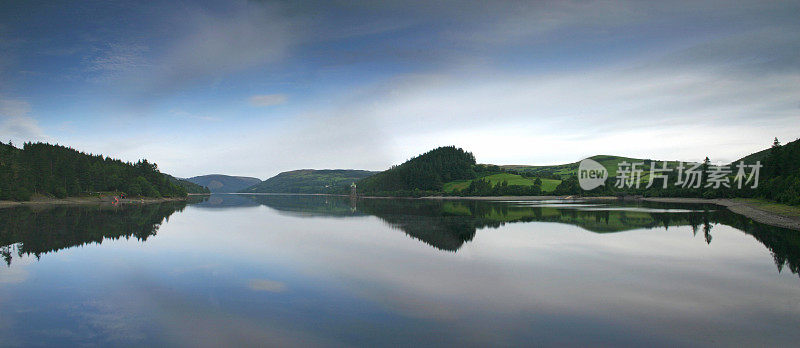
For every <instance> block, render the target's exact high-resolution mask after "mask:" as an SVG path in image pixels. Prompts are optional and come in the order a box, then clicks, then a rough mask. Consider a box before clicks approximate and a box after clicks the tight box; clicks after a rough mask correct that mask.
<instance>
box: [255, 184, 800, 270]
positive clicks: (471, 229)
mask: <svg viewBox="0 0 800 348" xmlns="http://www.w3.org/2000/svg"><path fill="white" fill-rule="evenodd" d="M250 199H252V200H253V201H255V202H258V203H259V204H262V205H265V206H267V207H270V208H272V209H275V210H278V211H280V212H284V213H287V214H293V215H298V216H309V217H313V216H356V215H372V216H377V217H379V218H380V219H382V220H384V221H385V222H387V223H388V224H389V225H391V226H392V227H394V228H397V229H400V230H402V231H403V232H405V233H406V234H407V235H409V236H411V237H413V238H415V239H418V240H420V241H422V242H424V243H426V244H428V245H430V246H432V247H434V248H437V249H440V250H447V251H453V252H455V251H457V250H458V249H459V248H461V247H462V246H463V245H464V243H466V242H469V241H471V240H472V239H473V238H474V237H475V234H476V231H477V230H478V229H483V228H498V227H500V226H503V225H504V224H507V223H516V222H553V223H562V224H569V225H575V226H578V227H581V228H583V229H585V230H588V231H591V232H595V233H617V232H623V231H630V230H636V229H654V228H664V229H669V228H670V227H679V226H691V229H692V231H693V234H694V235H698V234H702V237H703V238H704V239H705V241H706V243H707V244H711V241H712V239H713V236H712V229H713V225H714V224H723V225H728V226H731V227H734V228H736V229H738V230H741V231H742V232H744V233H746V234H748V235H751V236H753V237H754V238H755V239H756V240H758V241H759V242H761V244H763V245H764V246H765V247H767V249H769V250H770V252H771V253H772V255H773V258H774V260H775V264H776V265H777V267H778V270H779V271H781V270H783V269H784V268H788V269H789V270H790V271H791V272H792V273H796V274H798V273H800V233H798V232H797V231H791V230H787V229H783V228H778V227H772V226H768V225H764V224H760V223H757V222H754V221H753V220H751V219H749V218H746V217H744V216H742V215H738V214H734V213H732V212H730V211H729V210H727V209H724V208H720V207H718V206H714V205H700V204H693V205H681V204H674V203H654V202H638V203H633V202H614V203H613V204H609V203H591V202H588V203H582V204H573V203H570V204H564V205H558V204H553V203H554V202H546V203H544V204H537V203H536V202H491V201H474V200H456V201H453V200H413V199H359V200H353V199H351V198H349V197H335V196H283V195H259V196H251V197H250Z"/></svg>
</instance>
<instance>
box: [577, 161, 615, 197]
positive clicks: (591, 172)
mask: <svg viewBox="0 0 800 348" xmlns="http://www.w3.org/2000/svg"><path fill="white" fill-rule="evenodd" d="M606 178H608V170H606V167H603V165H602V164H600V163H597V161H595V160H593V159H589V158H587V159H584V160H583V161H581V163H580V164H579V165H578V184H579V185H580V186H581V188H582V189H584V190H586V191H589V190H592V189H594V188H596V187H598V186H601V185H605V183H606Z"/></svg>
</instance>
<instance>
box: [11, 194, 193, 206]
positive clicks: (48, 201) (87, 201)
mask: <svg viewBox="0 0 800 348" xmlns="http://www.w3.org/2000/svg"><path fill="white" fill-rule="evenodd" d="M106 198H107V197H104V198H99V197H68V198H44V199H42V198H40V199H36V200H30V201H22V202H17V201H0V209H2V208H13V207H22V206H48V205H53V206H55V205H112V204H113V201H111V200H110V199H106ZM188 198H189V197H188V196H187V197H181V198H163V197H162V198H123V199H120V200H119V204H153V203H164V202H178V201H185V200H187V199H188Z"/></svg>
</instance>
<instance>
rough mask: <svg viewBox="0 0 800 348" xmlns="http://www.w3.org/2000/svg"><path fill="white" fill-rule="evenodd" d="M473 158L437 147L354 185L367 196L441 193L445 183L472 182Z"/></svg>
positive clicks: (458, 151) (469, 155)
mask: <svg viewBox="0 0 800 348" xmlns="http://www.w3.org/2000/svg"><path fill="white" fill-rule="evenodd" d="M475 165H476V163H475V156H474V155H472V153H470V152H466V151H464V150H462V149H460V148H456V147H455V146H445V147H440V148H437V149H434V150H431V151H428V152H426V153H424V154H422V155H419V156H417V157H414V158H412V159H410V160H408V161H406V162H405V163H403V164H401V165H398V166H393V167H392V168H390V169H388V170H386V171H383V172H380V173H378V174H375V175H373V176H370V177H368V178H366V179H363V180H361V181H359V182H358V192H359V193H360V194H367V195H383V194H388V195H420V194H426V193H435V192H441V191H442V187H443V186H444V184H445V183H447V182H450V181H455V180H467V179H474V178H476V176H477V174H476V173H475Z"/></svg>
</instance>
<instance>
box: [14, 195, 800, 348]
mask: <svg viewBox="0 0 800 348" xmlns="http://www.w3.org/2000/svg"><path fill="white" fill-rule="evenodd" d="M0 246H2V249H1V251H2V256H3V259H4V263H5V264H3V265H2V266H0V337H2V341H0V345H2V346H31V345H34V346H35V345H67V346H73V345H104V346H107V345H111V346H161V345H178V346H241V345H264V346H275V345H278V346H281V345H283V346H297V345H302V346H397V345H401V346H420V345H421V346H456V345H465V346H487V345H492V346H523V345H524V346H530V345H537V346H539V345H545V346H596V345H604V346H619V345H648V346H651V345H654V346H701V345H702V346H706V345H721V346H753V345H758V346H764V345H767V346H795V345H796V344H797V342H799V341H800V330H798V327H800V278H799V277H798V272H800V232H798V231H790V230H783V229H779V228H773V227H769V226H765V225H761V224H757V223H754V222H752V221H750V220H749V219H747V218H744V217H742V216H739V215H735V214H732V213H730V212H728V211H727V210H725V209H724V208H720V207H716V206H705V205H675V204H655V203H648V204H645V203H620V202H591V201H579V200H576V201H538V202H529V201H509V202H490V201H469V200H458V201H440V200H410V199H361V200H351V199H350V198H347V197H333V196H284V195H258V196H247V195H211V196H210V197H207V198H202V199H195V200H194V201H192V202H188V203H187V202H174V203H165V204H152V205H129V206H123V207H110V206H106V207H98V206H75V207H67V206H56V207H16V208H8V209H0Z"/></svg>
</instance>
